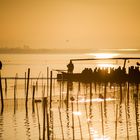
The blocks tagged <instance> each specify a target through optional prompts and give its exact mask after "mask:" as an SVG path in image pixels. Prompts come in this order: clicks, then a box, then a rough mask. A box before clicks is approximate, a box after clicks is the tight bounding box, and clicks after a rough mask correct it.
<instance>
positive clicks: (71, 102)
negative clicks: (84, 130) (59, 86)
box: [71, 98, 75, 140]
mask: <svg viewBox="0 0 140 140" xmlns="http://www.w3.org/2000/svg"><path fill="white" fill-rule="evenodd" d="M73 101H74V99H73V98H72V99H71V106H72V130H73V131H72V132H73V140H75V134H74V115H73Z"/></svg>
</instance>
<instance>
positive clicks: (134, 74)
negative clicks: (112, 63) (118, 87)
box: [67, 61, 140, 82]
mask: <svg viewBox="0 0 140 140" xmlns="http://www.w3.org/2000/svg"><path fill="white" fill-rule="evenodd" d="M136 64H137V66H130V67H128V70H126V68H125V67H121V66H119V67H118V68H114V67H110V68H108V67H107V68H100V67H95V68H94V70H92V69H91V68H85V69H84V70H83V71H82V72H81V73H80V74H79V75H78V74H73V70H74V65H73V63H72V61H70V63H69V64H68V65H67V68H68V74H72V75H71V78H70V77H69V78H70V79H72V78H73V79H75V80H76V78H77V80H78V79H79V80H82V81H97V82H99V81H103V82H105V81H110V82H114V81H116V82H123V81H129V82H140V70H139V63H138V62H137V63H136Z"/></svg>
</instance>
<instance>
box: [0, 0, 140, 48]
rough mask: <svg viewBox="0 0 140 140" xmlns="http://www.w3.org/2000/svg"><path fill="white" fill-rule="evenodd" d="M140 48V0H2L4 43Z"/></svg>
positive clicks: (1, 35)
mask: <svg viewBox="0 0 140 140" xmlns="http://www.w3.org/2000/svg"><path fill="white" fill-rule="evenodd" d="M24 44H26V45H29V46H30V47H31V48H52V49H53V48H60V49H61V48H66V49H71V48H72V49H74V48H77V49H93V50H94V49H133V48H135V49H140V1H139V0H0V47H22V46H23V45H24Z"/></svg>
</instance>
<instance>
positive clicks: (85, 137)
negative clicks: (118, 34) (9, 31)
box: [0, 54, 140, 140]
mask: <svg viewBox="0 0 140 140" xmlns="http://www.w3.org/2000/svg"><path fill="white" fill-rule="evenodd" d="M129 56H132V55H129ZM133 56H134V55H133ZM89 57H90V58H92V56H89V55H85V54H81V55H80V54H78V55H44V54H43V55H28V54H26V55H21V54H18V55H6V54H1V55H0V60H1V61H2V62H3V69H2V71H1V75H2V77H15V76H16V73H17V75H18V77H24V76H25V72H26V73H27V69H28V68H30V69H31V77H46V75H47V67H49V69H50V70H55V69H62V70H66V65H67V64H68V62H69V59H70V58H89ZM104 63H105V64H108V63H109V64H111V65H112V66H114V67H117V66H118V65H120V64H123V62H118V61H113V62H110V61H105V62H104ZM104 63H102V62H91V61H90V62H75V69H74V71H75V72H77V71H81V70H82V69H83V68H85V67H91V68H94V67H95V66H98V65H101V64H104ZM132 64H134V62H129V63H128V65H132ZM56 73H57V72H56V71H53V76H54V77H55V76H56ZM15 83H16V84H15ZM35 84H36V80H30V86H29V101H28V110H26V109H25V97H26V95H25V80H17V81H15V80H14V79H13V80H9V79H7V89H6V88H5V80H2V85H3V95H4V99H5V100H4V111H3V113H2V114H1V115H0V140H9V139H11V140H19V139H20V140H21V139H23V140H25V139H27V140H38V139H42V138H43V105H42V102H36V103H35V104H34V106H33V105H32V93H33V85H35ZM15 85H16V87H17V88H16V90H14V89H15ZM138 86H139V85H138ZM128 87H129V88H128ZM44 89H45V91H44ZM49 89H50V84H49V87H48V90H47V80H46V79H45V80H38V89H36V91H35V99H41V101H42V95H43V94H44V96H47V95H48V101H49V99H50V96H49V93H50V90H49ZM137 92H138V93H139V90H137V88H136V85H133V84H130V85H128V83H126V84H124V85H117V84H113V85H110V84H109V83H108V85H105V84H104V83H102V84H97V85H95V84H94V83H92V85H90V84H84V83H80V84H79V83H76V82H74V83H73V84H72V85H71V88H70V90H69V98H71V97H74V101H73V102H72V101H69V104H68V106H67V105H66V103H65V102H64V100H65V99H66V94H67V83H66V82H63V83H61V82H57V81H56V80H53V82H52V95H53V96H52V107H51V109H50V108H49V107H48V116H49V134H50V139H58V140H61V139H66V140H70V139H76V140H80V139H81V140H89V139H91V140H103V139H104V140H115V139H118V140H125V139H130V140H136V139H137V132H138V131H139V126H138V125H139V123H140V118H139V113H140V111H139V98H138V100H137V99H136V98H134V96H133V95H134V93H137ZM14 93H15V94H16V102H14V100H13V99H14ZM100 95H102V96H106V100H104V99H101V98H99V96H100ZM138 97H139V96H138ZM0 105H1V104H0ZM48 105H49V102H48ZM0 107H1V106H0ZM45 122H46V124H45V136H46V139H47V126H48V124H47V121H45Z"/></svg>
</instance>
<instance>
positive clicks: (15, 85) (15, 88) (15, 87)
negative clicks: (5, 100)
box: [14, 74, 18, 113]
mask: <svg viewBox="0 0 140 140" xmlns="http://www.w3.org/2000/svg"><path fill="white" fill-rule="evenodd" d="M17 78H18V75H17V74H16V77H15V84H14V113H15V111H16V92H17Z"/></svg>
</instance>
